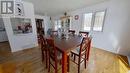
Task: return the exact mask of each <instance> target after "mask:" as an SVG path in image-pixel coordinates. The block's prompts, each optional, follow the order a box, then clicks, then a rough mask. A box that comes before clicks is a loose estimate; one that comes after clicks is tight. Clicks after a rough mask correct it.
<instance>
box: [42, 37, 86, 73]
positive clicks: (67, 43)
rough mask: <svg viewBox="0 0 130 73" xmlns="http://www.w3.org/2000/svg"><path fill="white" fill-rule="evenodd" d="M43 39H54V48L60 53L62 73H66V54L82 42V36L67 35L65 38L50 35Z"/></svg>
mask: <svg viewBox="0 0 130 73" xmlns="http://www.w3.org/2000/svg"><path fill="white" fill-rule="evenodd" d="M44 38H45V39H51V38H53V39H54V44H55V47H57V49H58V50H59V51H60V52H61V53H62V73H67V59H68V54H69V53H70V52H71V50H73V49H75V48H76V47H77V46H79V45H80V44H81V42H82V38H83V37H82V36H79V35H69V36H68V37H67V38H62V37H59V36H58V35H56V36H51V35H45V36H44Z"/></svg>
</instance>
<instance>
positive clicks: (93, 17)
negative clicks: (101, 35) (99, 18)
mask: <svg viewBox="0 0 130 73" xmlns="http://www.w3.org/2000/svg"><path fill="white" fill-rule="evenodd" d="M98 12H105V14H104V19H103V24H102V30H101V31H98V30H97V31H96V30H93V28H94V23H95V15H96V13H98ZM89 13H92V20H91V28H90V30H89V31H88V30H84V21H85V14H89ZM106 13H107V9H104V10H99V11H95V12H93V11H91V12H86V13H84V14H83V20H82V24H83V25H82V29H83V31H87V32H90V31H93V32H103V30H104V24H105V20H106Z"/></svg>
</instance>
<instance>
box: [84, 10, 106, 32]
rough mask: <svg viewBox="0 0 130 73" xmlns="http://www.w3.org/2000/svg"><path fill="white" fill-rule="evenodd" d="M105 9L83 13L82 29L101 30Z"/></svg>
mask: <svg viewBox="0 0 130 73" xmlns="http://www.w3.org/2000/svg"><path fill="white" fill-rule="evenodd" d="M105 13H106V11H100V12H95V13H86V14H84V25H83V30H84V31H90V30H93V31H102V30H103V24H104V19H105Z"/></svg>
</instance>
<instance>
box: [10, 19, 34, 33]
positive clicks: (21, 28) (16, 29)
mask: <svg viewBox="0 0 130 73" xmlns="http://www.w3.org/2000/svg"><path fill="white" fill-rule="evenodd" d="M10 20H11V25H12V29H13V33H14V34H28V33H32V24H31V19H30V18H11V19H10Z"/></svg>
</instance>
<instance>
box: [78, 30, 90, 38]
mask: <svg viewBox="0 0 130 73" xmlns="http://www.w3.org/2000/svg"><path fill="white" fill-rule="evenodd" d="M79 35H80V36H83V37H88V35H89V32H85V31H79Z"/></svg>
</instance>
